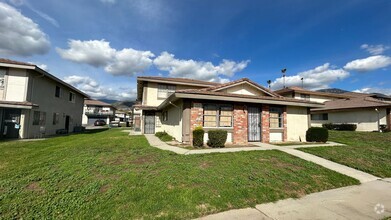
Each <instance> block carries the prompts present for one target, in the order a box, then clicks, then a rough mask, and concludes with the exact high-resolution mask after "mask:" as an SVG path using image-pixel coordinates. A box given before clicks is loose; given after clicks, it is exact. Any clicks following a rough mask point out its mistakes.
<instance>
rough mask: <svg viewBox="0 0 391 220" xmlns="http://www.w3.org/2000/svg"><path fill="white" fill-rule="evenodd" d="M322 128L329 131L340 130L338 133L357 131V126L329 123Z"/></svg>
mask: <svg viewBox="0 0 391 220" xmlns="http://www.w3.org/2000/svg"><path fill="white" fill-rule="evenodd" d="M322 127H324V128H326V129H328V130H338V131H355V130H356V129H357V125H356V124H345V123H344V124H333V123H327V124H323V125H322Z"/></svg>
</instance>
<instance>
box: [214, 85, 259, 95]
mask: <svg viewBox="0 0 391 220" xmlns="http://www.w3.org/2000/svg"><path fill="white" fill-rule="evenodd" d="M221 92H224V93H232V94H239V95H258V96H264V95H265V93H263V92H261V91H259V89H257V88H255V87H254V86H251V85H249V84H247V83H243V84H240V85H237V86H233V87H230V88H227V89H224V90H221Z"/></svg>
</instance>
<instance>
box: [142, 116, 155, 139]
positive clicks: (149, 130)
mask: <svg viewBox="0 0 391 220" xmlns="http://www.w3.org/2000/svg"><path fill="white" fill-rule="evenodd" d="M144 134H155V112H145V120H144Z"/></svg>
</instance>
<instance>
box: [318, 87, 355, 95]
mask: <svg viewBox="0 0 391 220" xmlns="http://www.w3.org/2000/svg"><path fill="white" fill-rule="evenodd" d="M316 91H317V92H327V93H336V94H341V93H345V92H349V91H346V90H343V89H338V88H331V89H319V90H316Z"/></svg>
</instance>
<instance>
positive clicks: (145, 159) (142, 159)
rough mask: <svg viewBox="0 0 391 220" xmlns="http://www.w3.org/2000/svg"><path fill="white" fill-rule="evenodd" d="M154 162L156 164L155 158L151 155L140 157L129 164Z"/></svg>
mask: <svg viewBox="0 0 391 220" xmlns="http://www.w3.org/2000/svg"><path fill="white" fill-rule="evenodd" d="M155 162H156V161H155V157H153V156H151V155H146V156H140V157H137V158H136V159H133V160H131V161H130V163H131V164H137V165H142V164H150V163H155Z"/></svg>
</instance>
